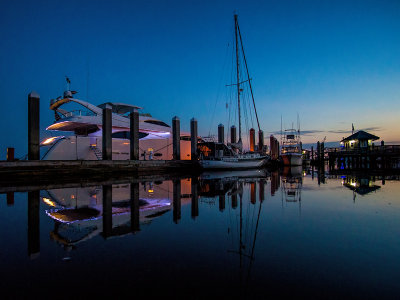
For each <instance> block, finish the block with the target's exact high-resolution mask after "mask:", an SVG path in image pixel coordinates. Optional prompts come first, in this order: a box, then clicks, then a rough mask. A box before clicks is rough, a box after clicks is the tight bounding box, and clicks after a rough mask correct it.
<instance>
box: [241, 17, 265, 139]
mask: <svg viewBox="0 0 400 300" xmlns="http://www.w3.org/2000/svg"><path fill="white" fill-rule="evenodd" d="M237 29H238V32H239V38H240V45H241V46H242V53H243V61H244V65H245V67H246V72H247V80H248V81H249V87H250V93H251V99H252V100H253V107H254V113H255V115H256V120H257V126H258V130H259V131H260V130H261V128H260V122H259V121H258V115H257V109H256V102H255V101H254V94H253V88H252V87H251V79H250V74H249V68H248V67H247V60H246V55H245V54H244V47H243V40H242V34H241V33H240V28H239V23H237Z"/></svg>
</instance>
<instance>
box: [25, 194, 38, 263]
mask: <svg viewBox="0 0 400 300" xmlns="http://www.w3.org/2000/svg"><path fill="white" fill-rule="evenodd" d="M39 206H40V191H32V192H28V256H29V257H30V258H31V259H34V258H36V257H37V256H38V255H39V253H40V212H39Z"/></svg>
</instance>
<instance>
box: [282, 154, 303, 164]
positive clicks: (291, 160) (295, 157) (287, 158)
mask: <svg viewBox="0 0 400 300" xmlns="http://www.w3.org/2000/svg"><path fill="white" fill-rule="evenodd" d="M281 156H282V160H283V164H284V165H285V166H301V165H302V164H303V159H302V157H301V154H300V153H285V154H282V155H281Z"/></svg>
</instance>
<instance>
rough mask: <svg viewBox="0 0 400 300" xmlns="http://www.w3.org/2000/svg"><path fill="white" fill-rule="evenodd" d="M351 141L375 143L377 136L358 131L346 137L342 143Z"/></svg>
mask: <svg viewBox="0 0 400 300" xmlns="http://www.w3.org/2000/svg"><path fill="white" fill-rule="evenodd" d="M351 140H373V141H376V140H379V136H376V135H373V134H370V133H368V132H365V131H363V130H360V131H358V132H356V133H354V134H352V135H350V136H348V137H347V138H345V139H343V140H342V142H345V141H351Z"/></svg>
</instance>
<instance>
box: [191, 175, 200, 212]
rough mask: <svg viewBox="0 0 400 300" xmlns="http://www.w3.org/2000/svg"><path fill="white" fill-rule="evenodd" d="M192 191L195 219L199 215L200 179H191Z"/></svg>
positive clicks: (192, 209) (192, 210) (192, 208)
mask: <svg viewBox="0 0 400 300" xmlns="http://www.w3.org/2000/svg"><path fill="white" fill-rule="evenodd" d="M191 191H192V207H191V213H192V218H193V219H195V218H196V217H198V216H199V192H198V191H199V190H198V180H197V178H194V177H193V178H192V180H191Z"/></svg>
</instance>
